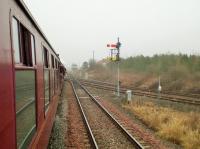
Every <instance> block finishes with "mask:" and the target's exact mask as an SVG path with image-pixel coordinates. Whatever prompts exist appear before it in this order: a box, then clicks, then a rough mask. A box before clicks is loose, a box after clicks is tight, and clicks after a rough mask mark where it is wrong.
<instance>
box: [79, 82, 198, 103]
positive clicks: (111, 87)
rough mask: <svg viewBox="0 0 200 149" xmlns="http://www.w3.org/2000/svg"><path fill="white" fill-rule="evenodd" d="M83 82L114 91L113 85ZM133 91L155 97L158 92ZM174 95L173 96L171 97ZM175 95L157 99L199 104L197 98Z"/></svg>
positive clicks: (122, 89) (161, 96)
mask: <svg viewBox="0 0 200 149" xmlns="http://www.w3.org/2000/svg"><path fill="white" fill-rule="evenodd" d="M83 84H85V85H88V86H93V87H94V86H95V87H96V88H100V89H104V90H111V91H115V90H116V88H115V87H113V86H108V85H106V86H105V85H102V84H95V83H88V82H83ZM132 91H133V93H134V94H135V95H139V96H144V95H145V96H147V97H151V98H157V97H158V94H156V93H152V92H147V91H146V92H144V91H139V90H132ZM120 92H121V93H125V92H126V88H121V91H120ZM173 96H174V97H173ZM175 96H176V95H165V94H160V97H159V99H161V100H168V101H172V102H179V103H187V104H193V105H200V100H198V99H187V98H181V97H180V96H179V97H178V96H176V97H175Z"/></svg>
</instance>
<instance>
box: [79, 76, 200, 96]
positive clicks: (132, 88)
mask: <svg viewBox="0 0 200 149" xmlns="http://www.w3.org/2000/svg"><path fill="white" fill-rule="evenodd" d="M80 81H81V82H85V83H90V84H91V83H93V84H97V83H98V84H102V85H110V86H113V87H116V85H115V84H112V83H110V82H102V81H98V80H84V79H80ZM121 87H122V88H128V89H131V90H139V91H142V92H151V93H155V94H156V93H157V92H156V90H155V89H154V90H153V89H145V88H138V87H134V86H126V85H122V86H121ZM162 94H167V95H171V96H182V97H189V98H200V94H197V93H182V92H174V91H169V90H163V91H162Z"/></svg>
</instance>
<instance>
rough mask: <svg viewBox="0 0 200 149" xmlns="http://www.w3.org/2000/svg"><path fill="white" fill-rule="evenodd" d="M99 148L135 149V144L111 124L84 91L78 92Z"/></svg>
mask: <svg viewBox="0 0 200 149" xmlns="http://www.w3.org/2000/svg"><path fill="white" fill-rule="evenodd" d="M77 93H78V95H79V96H80V97H84V98H80V102H81V104H82V106H83V109H84V111H85V113H86V116H87V118H88V121H89V124H90V127H91V129H92V131H93V133H94V136H95V139H96V141H97V144H98V146H99V148H134V146H133V144H132V143H131V142H130V141H129V140H128V139H127V138H126V137H125V136H124V134H123V133H122V132H121V131H120V130H119V129H118V128H117V127H116V126H115V125H114V124H113V122H111V120H110V118H108V117H107V116H106V115H105V113H104V112H103V111H102V110H101V109H100V108H99V107H98V106H97V105H96V104H95V103H94V102H93V101H92V100H91V99H90V98H89V96H88V95H87V94H86V93H85V92H84V91H83V90H80V89H79V90H77Z"/></svg>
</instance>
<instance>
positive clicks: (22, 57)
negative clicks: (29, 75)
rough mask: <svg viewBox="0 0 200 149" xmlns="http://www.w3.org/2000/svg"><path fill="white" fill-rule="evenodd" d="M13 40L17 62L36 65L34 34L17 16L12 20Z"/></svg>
mask: <svg viewBox="0 0 200 149" xmlns="http://www.w3.org/2000/svg"><path fill="white" fill-rule="evenodd" d="M12 41H13V51H14V58H15V63H20V64H22V65H24V66H34V65H35V39H34V36H33V35H32V34H31V33H30V32H29V31H28V30H27V29H26V28H25V27H24V26H23V25H22V24H21V23H20V22H19V21H18V20H17V19H15V18H13V21H12Z"/></svg>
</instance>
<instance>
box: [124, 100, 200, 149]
mask: <svg viewBox="0 0 200 149" xmlns="http://www.w3.org/2000/svg"><path fill="white" fill-rule="evenodd" d="M124 107H125V108H128V109H130V110H131V111H133V113H134V114H135V115H137V116H138V118H140V119H141V120H142V121H143V122H144V123H146V124H147V125H148V126H149V127H151V128H153V129H154V130H155V131H156V134H157V135H158V136H160V137H161V138H163V139H166V140H169V141H171V142H173V143H176V144H180V145H181V146H183V147H184V148H185V149H200V115H199V113H194V112H191V113H186V112H180V111H176V110H173V109H170V108H164V107H159V106H157V105H155V104H153V103H151V102H142V101H140V100H137V101H135V102H133V103H132V104H129V105H124Z"/></svg>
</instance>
